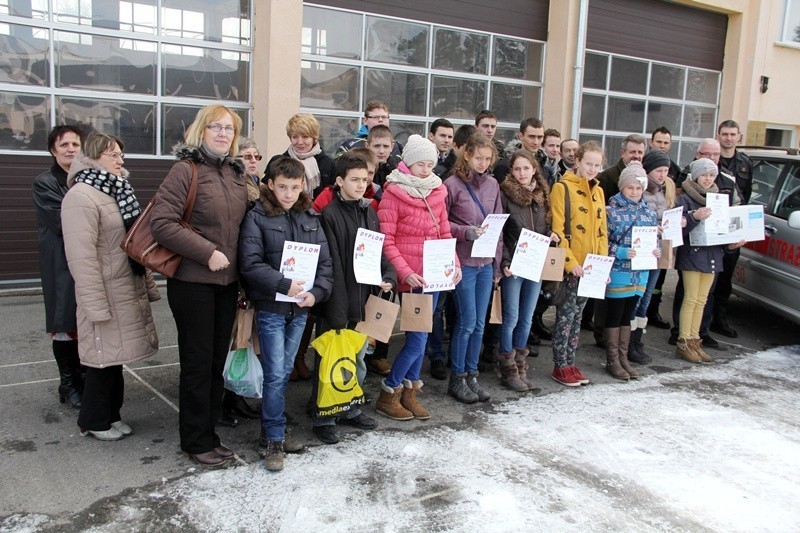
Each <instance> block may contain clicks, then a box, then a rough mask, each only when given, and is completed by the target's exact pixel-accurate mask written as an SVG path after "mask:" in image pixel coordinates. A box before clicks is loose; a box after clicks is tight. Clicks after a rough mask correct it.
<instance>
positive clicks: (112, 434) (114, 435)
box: [80, 426, 124, 441]
mask: <svg viewBox="0 0 800 533" xmlns="http://www.w3.org/2000/svg"><path fill="white" fill-rule="evenodd" d="M80 429H81V437H88V436H89V435H91V436H92V437H94V438H96V439H97V440H105V441H112V440H120V439H121V438H122V437H124V435H123V434H122V433H121V432H120V431H119V430H118V429H117V428H115V427H113V426H112V427H110V428H108V429H107V430H105V431H92V430H91V429H83V428H80Z"/></svg>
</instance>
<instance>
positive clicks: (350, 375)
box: [329, 357, 358, 392]
mask: <svg viewBox="0 0 800 533" xmlns="http://www.w3.org/2000/svg"><path fill="white" fill-rule="evenodd" d="M329 377H330V380H331V386H332V387H333V388H334V389H336V390H337V391H339V392H350V391H351V390H353V389H354V388H355V387H356V385H358V379H356V364H355V361H353V360H352V359H350V358H348V357H342V358H341V359H338V360H337V361H335V362H334V363H333V364H332V365H331V371H330V374H329Z"/></svg>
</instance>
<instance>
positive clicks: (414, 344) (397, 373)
mask: <svg viewBox="0 0 800 533" xmlns="http://www.w3.org/2000/svg"><path fill="white" fill-rule="evenodd" d="M456 286H458V285H456ZM430 294H431V296H432V297H433V308H434V309H436V304H437V302H438V300H439V293H438V292H432V293H430ZM402 301H403V295H402V294H401V295H400V302H401V303H402ZM405 336H406V343H405V344H404V345H403V347H402V348H401V349H400V351H399V352H398V353H397V355H396V356H395V358H394V362H393V363H392V369H391V370H390V371H389V375H388V376H386V379H384V382H385V383H386V386H387V387H392V388H396V387H399V386H400V385H401V384H402V383H403V380H404V379H407V380H409V381H418V380H419V372H420V370H421V369H422V360H423V359H424V358H425V343H426V342H427V340H428V334H427V333H423V332H419V331H406V332H405Z"/></svg>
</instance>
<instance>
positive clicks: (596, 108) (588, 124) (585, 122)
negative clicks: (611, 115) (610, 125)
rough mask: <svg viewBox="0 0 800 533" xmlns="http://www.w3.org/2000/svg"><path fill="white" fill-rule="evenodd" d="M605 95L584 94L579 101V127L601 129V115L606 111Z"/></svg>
mask: <svg viewBox="0 0 800 533" xmlns="http://www.w3.org/2000/svg"><path fill="white" fill-rule="evenodd" d="M605 107H606V98H605V96H595V95H593V94H584V95H583V100H582V103H581V128H586V129H590V130H602V129H604V127H603V117H604V115H605V112H606V109H605Z"/></svg>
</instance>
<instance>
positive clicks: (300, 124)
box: [286, 113, 319, 144]
mask: <svg viewBox="0 0 800 533" xmlns="http://www.w3.org/2000/svg"><path fill="white" fill-rule="evenodd" d="M292 134H297V135H305V136H306V137H311V138H312V139H314V144H317V140H318V139H319V121H318V120H317V119H316V117H315V116H314V115H311V114H308V113H297V114H296V115H293V116H292V118H290V119H289V122H287V123H286V135H287V136H288V137H289V138H291V137H292Z"/></svg>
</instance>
